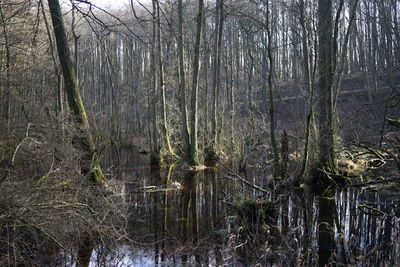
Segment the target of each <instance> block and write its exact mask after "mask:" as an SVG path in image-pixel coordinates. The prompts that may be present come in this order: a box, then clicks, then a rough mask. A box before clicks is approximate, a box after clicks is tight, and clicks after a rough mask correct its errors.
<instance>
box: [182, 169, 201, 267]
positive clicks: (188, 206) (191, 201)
mask: <svg viewBox="0 0 400 267" xmlns="http://www.w3.org/2000/svg"><path fill="white" fill-rule="evenodd" d="M196 174H198V173H196V172H188V173H187V174H186V175H185V178H184V182H183V188H184V189H183V190H182V196H181V197H182V211H181V218H180V221H181V234H182V237H181V239H182V243H183V244H184V245H186V243H187V242H188V241H189V240H191V239H192V240H193V244H191V245H192V246H194V247H197V246H198V244H197V243H198V233H199V230H198V212H197V186H196ZM189 225H191V226H192V229H191V230H192V234H191V237H190V236H189V234H188V232H189V228H188V226H189ZM187 259H188V255H186V254H183V255H182V257H181V260H182V264H183V265H185V264H186V261H187ZM195 259H196V262H197V263H199V264H200V256H199V253H198V251H197V250H196V252H195Z"/></svg>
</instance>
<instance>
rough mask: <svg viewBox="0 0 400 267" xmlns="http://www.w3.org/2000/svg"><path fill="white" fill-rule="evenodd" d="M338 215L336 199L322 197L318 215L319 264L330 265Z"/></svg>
mask: <svg viewBox="0 0 400 267" xmlns="http://www.w3.org/2000/svg"><path fill="white" fill-rule="evenodd" d="M335 214H336V204H335V199H333V198H325V197H321V198H320V199H319V213H318V255H319V257H318V264H319V266H325V265H326V264H328V262H329V259H330V258H331V255H332V253H333V252H334V249H335V240H334V228H333V227H334V225H333V222H334V215H335Z"/></svg>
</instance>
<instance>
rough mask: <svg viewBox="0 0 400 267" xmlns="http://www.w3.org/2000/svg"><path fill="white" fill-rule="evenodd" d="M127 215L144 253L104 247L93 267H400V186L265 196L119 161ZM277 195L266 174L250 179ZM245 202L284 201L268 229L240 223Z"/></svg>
mask: <svg viewBox="0 0 400 267" xmlns="http://www.w3.org/2000/svg"><path fill="white" fill-rule="evenodd" d="M115 158H117V161H116V162H117V164H118V168H116V173H115V176H116V177H118V179H122V181H123V187H122V190H121V191H122V192H121V196H122V197H121V201H122V209H123V210H124V212H127V213H128V218H129V220H128V231H129V233H130V237H131V238H132V239H133V240H134V241H135V243H134V245H132V244H130V245H121V246H120V247H117V248H115V249H114V250H113V251H111V252H110V251H107V252H106V253H104V251H103V250H102V249H101V248H95V249H93V251H92V252H91V259H90V264H89V266H221V265H223V266H254V265H257V264H259V266H324V265H326V264H329V263H330V264H332V265H335V266H337V265H352V266H396V265H398V264H400V231H399V218H400V208H399V197H398V196H399V194H398V192H399V191H400V187H399V186H397V185H392V186H391V187H390V188H379V190H378V188H376V187H370V188H347V189H342V190H337V191H333V192H329V193H326V194H325V195H319V196H316V195H313V194H312V193H311V192H309V190H308V189H307V188H304V189H301V190H297V191H296V190H291V191H288V192H282V190H281V192H276V191H274V190H272V189H271V190H270V192H269V193H265V192H259V191H257V190H256V189H254V188H251V187H249V186H248V185H245V184H243V183H242V182H240V181H238V180H237V179H234V178H232V177H231V176H229V177H228V175H227V171H226V170H225V169H223V168H218V167H216V168H209V169H206V170H204V171H201V172H186V171H184V170H180V169H179V167H176V166H169V167H166V168H151V167H150V166H148V164H147V162H148V160H147V158H146V156H143V155H138V154H132V153H129V152H119V153H118V154H117V155H116V156H115ZM243 176H244V177H246V178H247V179H248V180H249V181H252V182H254V183H256V184H257V185H258V186H261V187H263V188H266V189H268V188H270V185H269V184H268V179H267V178H265V177H267V174H266V173H265V172H262V171H260V172H253V173H251V174H247V176H246V175H245V174H243ZM244 196H247V197H249V196H251V197H252V198H254V200H255V202H257V201H260V200H271V201H274V202H275V207H276V213H275V214H274V215H271V218H270V220H269V221H268V223H267V225H265V224H261V223H260V224H259V225H252V224H253V223H255V224H257V222H248V221H246V220H245V219H243V218H240V216H239V217H238V216H237V215H238V214H237V211H236V210H235V208H234V206H233V203H236V202H237V200H238V199H243V198H244Z"/></svg>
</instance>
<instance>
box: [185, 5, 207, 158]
mask: <svg viewBox="0 0 400 267" xmlns="http://www.w3.org/2000/svg"><path fill="white" fill-rule="evenodd" d="M203 9H204V0H199V10H198V13H197V27H196V30H197V32H196V41H195V46H194V59H193V80H192V99H191V117H190V148H189V164H191V165H198V164H199V158H198V148H197V123H198V118H197V104H198V103H197V102H198V91H199V85H198V81H199V72H200V43H201V33H202V24H203Z"/></svg>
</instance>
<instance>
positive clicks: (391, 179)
mask: <svg viewBox="0 0 400 267" xmlns="http://www.w3.org/2000/svg"><path fill="white" fill-rule="evenodd" d="M395 182H400V178H389V179H384V180H375V181H369V182H365V183H355V184H348V185H346V187H364V186H368V185H376V184H384V183H395Z"/></svg>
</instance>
